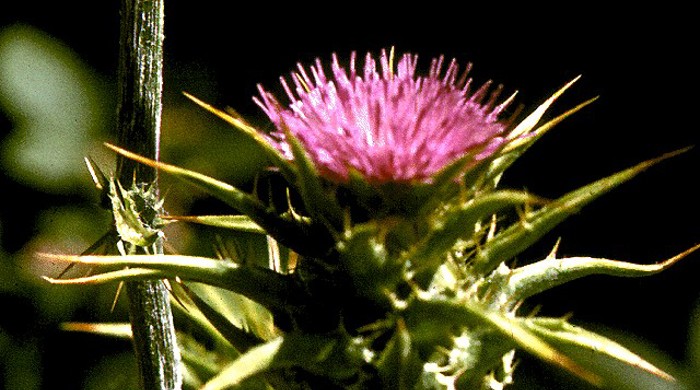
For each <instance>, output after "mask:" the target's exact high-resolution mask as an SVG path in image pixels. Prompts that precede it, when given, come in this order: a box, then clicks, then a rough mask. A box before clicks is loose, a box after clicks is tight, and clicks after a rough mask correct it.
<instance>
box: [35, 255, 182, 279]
mask: <svg viewBox="0 0 700 390" xmlns="http://www.w3.org/2000/svg"><path fill="white" fill-rule="evenodd" d="M48 257H49V258H51V259H56V258H55V257H51V256H48ZM73 264H79V263H78V262H74V263H71V265H73ZM166 277H169V273H167V272H164V271H158V270H152V269H141V268H129V269H122V270H119V271H110V272H105V273H101V274H97V275H92V276H85V277H80V278H70V279H56V278H51V277H48V276H42V278H43V279H44V280H46V281H47V282H49V283H51V284H58V285H88V284H103V283H113V282H131V281H137V280H155V279H164V278H166Z"/></svg>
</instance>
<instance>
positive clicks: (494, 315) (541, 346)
mask: <svg viewBox="0 0 700 390" xmlns="http://www.w3.org/2000/svg"><path fill="white" fill-rule="evenodd" d="M421 295H425V297H424V298H423V297H422V298H421V299H419V300H416V301H414V302H412V304H411V305H410V306H409V308H408V309H407V310H406V321H407V325H408V327H409V331H410V332H411V334H412V335H414V337H419V336H420V337H424V335H423V333H431V334H433V336H438V337H441V336H440V334H449V333H451V332H453V330H454V327H455V326H457V327H464V328H469V329H478V328H482V329H490V330H492V331H494V332H496V333H497V334H499V335H500V336H501V337H502V341H501V343H502V346H503V345H508V348H509V349H510V348H512V347H510V346H509V344H511V343H512V344H514V345H513V346H518V347H520V348H521V349H523V350H525V351H527V352H529V353H531V354H533V355H534V356H536V357H538V358H540V359H542V360H544V361H546V362H548V363H551V364H553V365H556V366H559V367H561V368H563V369H565V370H567V371H569V372H571V373H572V374H574V375H576V376H578V377H580V378H582V379H584V380H586V381H588V382H590V383H592V384H594V385H598V386H600V385H601V384H602V379H601V378H600V377H599V376H598V375H596V374H594V373H592V372H590V371H588V370H587V369H585V368H583V367H582V366H581V365H579V364H578V363H576V362H574V361H572V360H571V359H570V358H569V357H568V356H566V355H565V354H563V353H561V351H559V350H557V349H555V348H554V347H552V346H551V345H549V344H548V343H546V342H545V341H543V340H542V339H541V338H540V337H539V336H537V335H535V334H534V332H533V331H531V330H530V329H528V328H526V327H524V326H523V325H522V324H520V323H519V322H517V321H515V320H513V319H510V318H507V317H505V316H504V315H503V314H502V313H499V312H495V311H492V310H489V309H487V308H485V307H482V306H481V305H479V304H477V303H475V302H469V301H467V302H451V301H437V300H431V297H430V296H429V293H421ZM433 336H428V337H427V339H425V340H422V341H427V342H428V344H429V345H434V344H433V340H432V338H433Z"/></svg>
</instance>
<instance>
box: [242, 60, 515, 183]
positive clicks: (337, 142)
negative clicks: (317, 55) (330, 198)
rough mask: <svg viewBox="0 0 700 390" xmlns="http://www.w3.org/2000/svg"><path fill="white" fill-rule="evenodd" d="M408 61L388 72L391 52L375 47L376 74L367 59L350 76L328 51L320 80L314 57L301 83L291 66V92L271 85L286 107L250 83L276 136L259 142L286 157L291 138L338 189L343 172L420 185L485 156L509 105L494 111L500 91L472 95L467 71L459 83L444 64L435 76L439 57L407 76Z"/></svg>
mask: <svg viewBox="0 0 700 390" xmlns="http://www.w3.org/2000/svg"><path fill="white" fill-rule="evenodd" d="M417 61H418V57H417V56H416V55H412V54H410V53H406V54H404V55H403V56H401V58H400V59H399V61H398V63H397V65H396V69H395V70H394V65H393V51H391V52H390V54H389V55H387V53H386V51H385V50H383V51H382V52H381V56H380V58H379V62H380V64H381V69H378V67H377V63H376V62H377V61H376V60H375V58H373V57H372V56H371V55H370V54H369V53H368V54H367V56H366V58H365V63H364V70H363V71H362V72H361V73H358V71H357V69H356V66H355V63H356V55H355V53H352V54H351V57H350V66H349V68H348V69H345V68H343V67H341V65H340V64H339V62H338V58H337V56H336V55H335V54H334V55H333V60H332V63H331V70H332V77H330V78H329V77H327V76H326V74H325V73H324V70H323V66H322V64H321V61H320V60H318V59H317V60H316V63H315V65H314V66H311V67H310V74H311V76H309V72H307V70H306V69H305V68H304V67H303V66H302V65H301V64H298V65H297V68H298V72H296V73H292V80H293V83H294V84H293V86H294V89H292V88H291V87H290V85H289V84H288V83H287V81H286V80H285V79H284V78H283V77H281V78H280V80H281V83H282V86H283V87H284V89H285V91H286V93H287V96H288V97H289V99H290V101H291V103H290V104H289V106H288V107H286V108H285V107H283V106H282V105H281V104H280V103H279V102H278V101H277V99H276V98H275V97H274V96H273V95H272V94H270V93H268V92H267V91H265V89H263V87H262V86H258V89H259V90H260V98H254V100H255V102H256V103H257V104H258V105H259V106H260V107H261V108H262V109H263V111H265V113H266V114H267V116H268V117H269V118H270V119H271V120H272V122H273V123H274V124H275V126H276V129H277V130H276V131H274V132H272V133H271V134H270V135H269V136H268V137H269V141H270V142H271V144H272V145H274V146H275V147H276V148H277V149H279V150H280V151H281V152H282V153H283V154H284V155H285V157H287V158H289V159H292V152H291V148H290V146H289V145H288V143H287V142H286V137H287V133H289V134H292V135H293V136H294V137H295V138H297V139H298V140H299V142H300V143H301V145H302V146H303V147H304V149H305V151H306V153H307V154H308V155H309V157H310V159H311V160H312V161H313V162H314V164H315V165H316V168H317V169H318V171H319V173H320V175H321V176H323V177H325V178H327V179H329V180H331V181H334V182H339V183H344V182H347V180H348V179H349V175H350V172H351V171H356V172H357V173H359V174H361V175H362V176H363V177H364V179H365V180H366V181H367V182H369V183H372V184H385V183H430V182H431V179H432V177H433V176H434V175H435V174H436V173H438V172H439V171H440V170H441V169H443V168H445V167H446V166H448V165H449V164H450V163H452V162H454V161H456V160H457V159H459V158H461V157H463V156H465V155H467V154H471V155H473V161H474V162H476V161H478V160H481V159H484V158H486V157H488V156H490V155H492V154H493V153H495V152H496V151H497V150H498V149H499V147H500V146H502V145H503V143H504V142H505V137H504V132H505V130H506V128H507V127H508V126H507V123H506V122H505V121H502V120H499V114H500V113H501V112H502V111H503V110H504V109H505V108H506V107H507V106H508V104H509V103H510V101H511V100H512V99H507V100H506V101H505V102H503V103H501V104H497V102H496V101H497V98H498V95H499V92H500V89H501V88H500V87H499V88H497V89H495V90H494V91H493V92H491V93H489V92H490V82H488V83H486V84H484V85H483V86H482V87H481V88H479V89H477V90H476V91H474V92H472V91H471V88H470V87H471V79H468V78H467V74H468V71H469V69H470V66H467V67H466V70H465V71H464V72H462V75H461V76H460V75H459V74H458V73H459V70H458V65H457V63H456V61H455V60H452V62H450V64H449V65H448V66H447V69H446V70H445V71H444V73H443V65H444V64H443V62H444V58H443V57H440V58H435V59H433V60H432V63H431V66H430V70H429V72H428V75H427V76H416V64H417ZM487 96H488V99H486V98H487ZM511 98H512V97H511Z"/></svg>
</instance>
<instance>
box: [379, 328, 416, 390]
mask: <svg viewBox="0 0 700 390" xmlns="http://www.w3.org/2000/svg"><path fill="white" fill-rule="evenodd" d="M396 325H397V326H396V331H395V332H394V336H393V337H392V338H391V339H390V340H389V342H388V343H387V345H386V347H385V348H384V350H383V351H382V353H381V355H380V356H379V359H378V361H377V370H378V371H379V377H380V378H381V379H382V388H383V389H391V390H408V389H414V388H415V384H416V382H417V381H418V379H419V377H420V373H421V371H422V365H423V364H422V362H421V361H420V359H419V357H418V355H417V353H416V351H415V350H414V349H413V347H412V342H411V335H410V333H409V332H408V330H407V329H406V325H405V324H404V323H403V321H401V320H399V321H398V322H397V324H396Z"/></svg>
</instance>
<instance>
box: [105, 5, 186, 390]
mask: <svg viewBox="0 0 700 390" xmlns="http://www.w3.org/2000/svg"><path fill="white" fill-rule="evenodd" d="M163 7H164V6H163V0H122V1H121V6H120V14H121V26H120V34H119V68H118V94H119V97H118V99H119V100H118V107H117V121H118V122H117V132H118V138H119V144H120V145H121V146H123V147H125V148H127V149H129V150H132V151H134V152H136V153H139V154H141V155H143V156H148V157H150V158H153V159H155V160H157V159H158V157H159V138H160V118H161V95H162V87H163V75H162V73H163V72H162V66H163ZM117 172H118V178H119V180H120V182H122V183H123V184H124V185H126V186H130V185H131V184H132V183H134V182H136V183H139V184H141V183H144V184H153V185H156V182H157V173H156V172H155V170H153V169H152V168H150V167H146V166H143V165H140V164H137V163H135V162H133V161H131V160H128V159H125V158H123V157H118V160H117ZM156 252H160V253H162V242H159V243H157V244H156ZM127 296H128V299H129V317H130V320H131V327H132V331H133V336H134V350H135V353H136V358H137V361H138V366H139V373H140V377H141V385H142V387H143V388H144V389H146V390H151V389H162V390H165V389H168V390H174V389H180V388H181V382H182V375H181V373H180V367H179V366H180V353H179V350H178V347H177V343H176V340H175V329H174V326H173V318H172V312H171V308H170V302H169V300H168V291H167V290H166V288H165V286H164V284H163V283H162V282H161V281H145V282H129V283H127Z"/></svg>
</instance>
